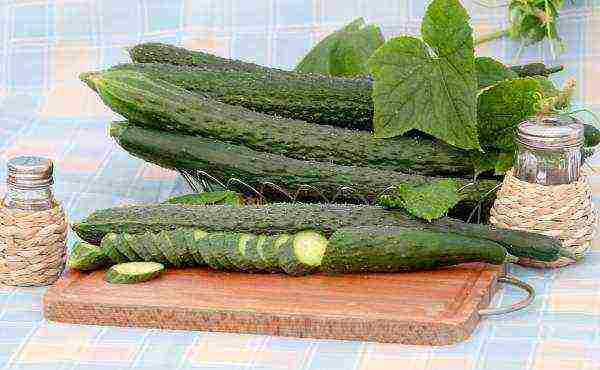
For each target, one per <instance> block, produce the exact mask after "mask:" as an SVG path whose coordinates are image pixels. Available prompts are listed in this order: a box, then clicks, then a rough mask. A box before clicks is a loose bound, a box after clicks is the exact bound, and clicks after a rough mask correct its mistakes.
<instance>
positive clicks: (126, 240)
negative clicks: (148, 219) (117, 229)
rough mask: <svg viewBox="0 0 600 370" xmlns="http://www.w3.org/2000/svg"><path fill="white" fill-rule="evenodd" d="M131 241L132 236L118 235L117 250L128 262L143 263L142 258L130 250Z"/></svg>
mask: <svg viewBox="0 0 600 370" xmlns="http://www.w3.org/2000/svg"><path fill="white" fill-rule="evenodd" d="M132 239H133V236H132V235H131V234H119V236H118V237H117V249H118V250H119V252H121V254H122V255H124V256H125V257H127V259H128V260H129V261H130V262H139V261H143V259H142V257H140V256H139V255H138V254H137V253H135V251H134V250H133V249H132V248H131V246H130V243H131V240H132Z"/></svg>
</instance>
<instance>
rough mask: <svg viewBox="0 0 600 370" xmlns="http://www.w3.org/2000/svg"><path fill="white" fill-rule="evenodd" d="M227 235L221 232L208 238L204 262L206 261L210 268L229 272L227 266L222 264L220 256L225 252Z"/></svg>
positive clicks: (204, 251) (209, 235)
mask: <svg viewBox="0 0 600 370" xmlns="http://www.w3.org/2000/svg"><path fill="white" fill-rule="evenodd" d="M227 235H228V234H227V233H220V232H216V233H209V234H208V238H207V241H208V243H207V245H205V246H204V249H203V253H202V257H204V261H206V263H207V264H208V266H210V267H211V268H212V269H214V270H217V271H225V270H227V268H226V266H225V265H223V263H222V262H221V258H219V257H220V254H221V253H223V252H224V248H223V244H224V243H225V238H226V237H227Z"/></svg>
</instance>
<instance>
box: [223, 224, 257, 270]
mask: <svg viewBox="0 0 600 370" xmlns="http://www.w3.org/2000/svg"><path fill="white" fill-rule="evenodd" d="M237 235H238V237H237V243H236V244H235V245H233V244H230V245H228V248H227V257H228V258H229V260H230V261H231V262H233V264H234V265H235V267H236V268H237V270H238V271H252V270H253V269H254V266H252V264H251V263H250V261H248V258H246V247H247V246H248V243H249V241H250V240H251V239H252V238H254V235H252V234H245V233H242V234H237Z"/></svg>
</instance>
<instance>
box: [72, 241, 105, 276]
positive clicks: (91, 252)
mask: <svg viewBox="0 0 600 370" xmlns="http://www.w3.org/2000/svg"><path fill="white" fill-rule="evenodd" d="M111 264H112V260H111V259H110V258H109V257H108V256H107V255H106V254H105V253H104V251H102V250H101V249H100V247H98V246H96V245H93V244H89V243H85V242H77V243H75V244H74V245H73V247H72V250H71V253H70V254H69V262H68V264H67V265H68V267H69V268H72V269H76V270H82V271H91V270H97V269H99V268H101V267H104V266H108V265H111Z"/></svg>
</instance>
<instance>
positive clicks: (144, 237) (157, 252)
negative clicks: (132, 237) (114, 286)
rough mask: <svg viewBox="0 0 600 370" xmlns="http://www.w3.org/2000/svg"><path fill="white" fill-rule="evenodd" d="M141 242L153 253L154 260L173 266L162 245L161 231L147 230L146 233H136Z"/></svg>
mask: <svg viewBox="0 0 600 370" xmlns="http://www.w3.org/2000/svg"><path fill="white" fill-rule="evenodd" d="M136 238H137V239H138V240H139V242H140V243H141V244H142V245H143V246H144V247H146V249H147V250H148V251H149V252H150V254H151V255H152V258H153V260H152V262H159V263H162V264H163V265H165V266H171V262H169V260H168V259H167V257H165V255H164V254H163V252H162V250H161V249H160V246H161V245H162V243H161V241H160V237H159V233H152V232H145V233H144V234H139V235H136Z"/></svg>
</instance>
